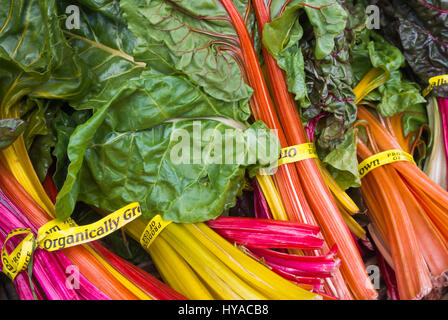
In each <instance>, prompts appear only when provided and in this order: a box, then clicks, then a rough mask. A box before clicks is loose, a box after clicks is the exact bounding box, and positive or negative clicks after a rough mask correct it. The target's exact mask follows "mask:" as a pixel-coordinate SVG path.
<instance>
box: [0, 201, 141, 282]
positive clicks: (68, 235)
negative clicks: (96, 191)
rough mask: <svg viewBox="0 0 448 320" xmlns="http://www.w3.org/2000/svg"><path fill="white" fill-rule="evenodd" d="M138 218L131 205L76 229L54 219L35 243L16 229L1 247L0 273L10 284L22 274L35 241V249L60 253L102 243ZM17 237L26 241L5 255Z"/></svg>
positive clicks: (72, 224)
mask: <svg viewBox="0 0 448 320" xmlns="http://www.w3.org/2000/svg"><path fill="white" fill-rule="evenodd" d="M141 214H142V213H141V209H140V205H139V203H138V202H134V203H131V204H129V205H127V206H125V207H123V208H121V209H119V210H117V211H115V212H113V213H111V214H109V215H108V216H106V217H104V218H103V219H101V220H99V221H97V222H94V223H92V224H89V225H85V226H77V225H76V223H75V222H74V221H73V220H72V219H67V220H65V221H60V220H57V219H54V220H52V221H50V222H48V223H46V224H45V225H43V226H42V227H40V228H39V230H38V233H37V240H36V239H35V238H34V235H33V233H32V232H31V230H30V229H29V228H19V229H15V230H13V231H11V232H10V233H9V234H8V236H7V237H6V239H5V242H4V243H3V247H2V251H1V258H2V264H3V270H2V271H3V272H4V273H5V274H6V275H7V276H8V277H9V278H10V279H11V280H14V278H15V277H16V276H17V274H18V273H19V272H20V271H22V270H25V269H26V267H27V266H28V263H29V261H30V259H31V256H32V254H33V251H34V249H35V247H34V245H35V240H36V246H37V247H39V248H41V249H44V250H47V251H55V250H60V249H64V248H67V247H72V246H76V245H79V244H83V243H86V242H90V241H94V240H98V239H101V238H103V237H105V236H107V235H109V234H111V233H112V232H114V231H116V230H118V229H120V228H121V227H123V226H124V225H126V224H127V223H129V222H131V221H133V220H135V219H137V218H138V217H139V216H141ZM20 234H26V236H25V238H24V239H23V240H22V241H21V242H20V243H19V244H18V245H17V246H16V247H15V249H14V250H13V251H12V252H11V254H8V252H7V251H6V243H7V242H8V241H9V240H10V239H11V238H12V237H14V236H17V235H20Z"/></svg>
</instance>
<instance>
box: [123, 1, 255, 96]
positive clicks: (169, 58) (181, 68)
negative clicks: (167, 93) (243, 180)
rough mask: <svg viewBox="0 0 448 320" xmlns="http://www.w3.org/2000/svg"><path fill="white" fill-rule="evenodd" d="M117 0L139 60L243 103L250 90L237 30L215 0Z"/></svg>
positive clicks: (205, 89)
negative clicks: (183, 75)
mask: <svg viewBox="0 0 448 320" xmlns="http://www.w3.org/2000/svg"><path fill="white" fill-rule="evenodd" d="M120 5H121V8H122V10H123V11H124V17H125V18H126V19H127V21H128V27H129V30H131V32H132V33H133V34H134V36H135V37H136V38H137V44H136V47H135V50H134V56H135V57H136V58H137V59H138V60H139V61H143V62H145V63H147V64H148V66H150V67H152V68H154V69H156V70H158V71H160V72H162V73H164V74H170V73H174V72H181V73H184V74H185V75H187V76H188V77H189V78H191V80H192V81H193V82H194V83H196V84H198V85H199V86H201V87H202V88H203V90H204V91H205V92H206V93H207V94H209V95H210V96H212V97H214V98H216V99H220V100H223V101H227V102H239V101H241V102H242V103H247V101H248V99H249V98H250V96H251V94H252V89H251V88H250V87H249V86H248V85H246V84H245V82H244V78H243V75H242V72H241V69H240V62H239V60H238V59H239V58H237V57H236V56H238V55H239V51H240V49H239V48H238V41H237V36H236V32H235V30H234V29H233V26H232V24H231V23H230V21H229V19H228V17H227V14H226V11H225V9H224V8H223V7H222V6H221V5H220V3H219V1H210V0H198V1H176V2H174V1H163V0H155V1H149V0H123V1H121V2H120ZM161 58H162V59H163V60H164V61H160V60H161Z"/></svg>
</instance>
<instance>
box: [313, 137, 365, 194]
mask: <svg viewBox="0 0 448 320" xmlns="http://www.w3.org/2000/svg"><path fill="white" fill-rule="evenodd" d="M322 161H323V163H324V164H325V167H326V168H327V170H328V171H329V172H330V173H331V175H332V176H333V178H334V179H335V180H336V182H337V183H338V185H339V186H340V187H341V188H342V189H344V190H345V189H348V188H350V187H360V186H361V179H360V178H359V174H358V159H357V156H356V140H355V133H354V130H353V129H350V130H348V131H347V133H346V134H345V136H344V140H343V141H342V142H341V143H340V144H338V145H337V146H336V147H335V148H333V149H332V150H331V151H330V152H329V153H328V154H327V155H326V156H325V157H323V160H322Z"/></svg>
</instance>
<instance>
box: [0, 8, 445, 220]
mask: <svg viewBox="0 0 448 320" xmlns="http://www.w3.org/2000/svg"><path fill="white" fill-rule="evenodd" d="M234 3H235V5H236V7H237V9H238V11H239V12H240V14H241V16H243V17H244V20H245V23H246V25H247V28H248V30H249V31H250V32H251V35H252V37H253V41H254V45H255V47H256V48H260V47H261V46H260V43H261V42H263V44H264V46H265V47H266V49H267V50H268V51H269V53H270V54H271V55H272V56H273V57H274V58H275V59H276V61H277V63H278V65H279V66H280V67H281V68H282V69H283V70H284V71H285V73H286V78H287V83H288V88H289V90H290V92H292V93H293V94H294V96H295V99H296V101H297V108H299V110H300V114H301V116H302V121H303V123H304V125H306V128H307V132H309V134H310V138H311V139H313V140H314V141H315V142H316V145H317V150H318V153H319V158H320V159H321V161H322V163H323V164H324V165H325V167H326V168H327V169H328V171H329V172H330V173H331V174H332V175H333V177H334V178H335V179H336V181H337V182H338V184H339V185H340V186H341V187H342V188H343V189H347V188H349V187H359V186H360V179H359V176H358V171H357V166H358V162H357V157H356V144H355V143H356V142H355V132H354V130H353V129H352V127H353V124H354V123H355V121H356V118H357V109H356V105H355V103H354V100H355V95H354V93H353V91H352V88H353V87H354V86H355V85H356V84H357V83H358V82H359V81H360V79H361V78H362V77H363V76H364V75H365V74H366V73H367V72H368V71H369V70H370V69H371V68H381V69H382V70H384V72H386V73H387V76H388V80H387V82H386V83H385V84H384V85H383V86H381V87H379V88H377V89H376V90H374V91H372V92H370V93H369V94H368V95H367V96H366V97H364V103H373V104H376V106H377V109H378V111H379V112H380V113H381V114H382V115H383V116H392V115H395V114H399V113H404V112H408V111H411V113H406V114H405V115H404V116H403V123H404V129H405V131H406V132H405V134H406V133H409V132H413V131H415V130H416V128H418V127H420V126H421V125H422V124H423V123H425V122H426V117H425V115H424V109H423V103H424V102H425V99H424V98H423V97H422V96H421V94H420V92H421V88H420V86H419V85H418V84H416V83H414V82H411V81H410V80H407V79H408V77H407V74H406V75H405V73H404V72H405V71H406V68H407V64H406V61H407V62H408V63H409V64H410V66H411V67H412V69H413V70H414V71H415V72H416V74H417V75H419V76H420V77H421V78H422V79H425V80H426V79H427V77H429V76H431V75H433V71H432V70H433V69H437V68H446V67H447V66H444V65H443V66H442V65H440V61H439V59H437V58H436V57H434V59H433V60H431V66H430V67H428V68H427V69H425V70H420V69H419V67H417V66H415V65H413V64H412V63H411V61H414V60H416V59H417V58H419V57H420V56H421V55H422V53H421V52H417V51H418V50H417V49H416V48H417V46H416V44H415V43H410V41H411V40H412V39H415V38H416V37H413V36H412V35H409V36H406V34H408V32H409V30H408V29H406V26H407V23H413V24H417V25H420V26H422V27H426V28H429V29H430V30H432V31H433V33H434V35H437V31H438V30H439V29H438V27H437V26H438V25H439V24H441V23H442V24H443V23H446V21H445V22H444V21H439V20H436V21H435V22H434V24H431V25H428V26H426V25H425V23H424V22H422V21H424V18H425V17H426V16H425V17H417V16H416V15H411V16H410V18H409V17H407V14H406V13H407V11H405V9H400V10H399V11H397V12H396V13H394V17H395V19H396V21H397V23H400V33H399V36H400V37H401V38H400V40H401V42H398V41H396V40H397V39H392V40H394V41H393V43H394V44H396V45H397V46H398V47H399V48H397V47H395V46H393V45H392V44H391V43H390V42H388V41H386V40H385V39H384V38H383V37H382V36H381V35H380V34H379V33H377V32H375V31H374V30H370V29H368V28H367V26H366V25H367V15H366V10H365V8H366V6H367V5H368V2H367V1H352V0H350V1H348V0H347V1H335V0H306V1H297V0H294V1H285V0H272V1H270V2H269V3H270V10H271V16H272V17H274V18H273V20H272V22H271V23H269V24H267V25H266V26H265V30H264V32H263V39H260V38H259V35H258V32H257V28H256V23H255V17H254V14H253V12H252V9H251V6H250V5H249V3H248V1H247V0H235V1H234ZM397 3H398V2H393V4H391V5H390V6H389V5H388V6H387V7H388V8H391V7H392V6H395V7H397V6H398V4H397ZM73 5H75V6H76V7H77V8H78V9H79V18H80V21H79V22H80V23H79V28H74V29H68V28H67V26H66V25H65V24H66V19H67V14H68V13H66V9H67V8H68V7H69V6H73ZM417 5H418V4H417V1H413V2H412V3H411V4H410V5H409V6H410V7H413V6H414V7H415V6H417ZM400 8H401V7H400ZM406 10H407V9H406ZM391 12H392V11H391V10H390V12H389V14H390V13H391ZM419 12H420V11H419ZM422 12H425V11H424V10H423V11H422ZM430 16H431V13H430V12H429V11H428V12H427V17H430ZM404 17H407V18H406V19H405V18H404ZM419 19H420V20H419ZM390 21H392V20H390ZM406 30H408V31H406ZM413 32H414V31H413ZM42 35H44V36H42ZM438 36H439V37H440V39H439V40H437V41H436V40H434V39H433V38H431V39H433V40H434V41H432V42H431V43H430V44H429V45H430V46H431V48H430V49H428V50H438V51H437V52H440V54H442V53H443V52H445V51H444V50H446V47H445V46H442V45H441V44H440V42H441V41H444V40H446V39H445V38H444V37H445V36H446V35H443V34H440V35H438ZM388 40H389V39H388ZM392 40H391V41H392ZM405 40H406V41H405ZM0 43H2V45H1V46H0V69H1V71H2V77H1V78H0V97H1V106H0V108H1V118H3V119H8V118H21V119H23V120H24V121H26V123H27V125H26V127H25V125H24V124H23V123H21V122H17V121H18V120H15V121H16V122H4V123H3V122H2V123H0V132H1V139H0V142H1V143H6V144H7V143H8V137H9V136H10V135H13V136H14V135H19V134H21V133H22V132H23V131H24V139H25V144H26V147H27V149H28V152H29V154H30V157H31V159H32V161H33V164H34V166H35V169H36V171H37V173H38V176H39V178H40V179H41V180H43V179H44V178H45V176H46V175H47V174H49V173H52V174H53V178H54V180H55V182H56V184H57V186H58V187H59V189H60V192H59V195H58V198H57V203H56V211H57V214H58V217H59V218H62V219H64V218H67V217H68V216H70V215H71V213H72V212H73V210H74V208H75V205H76V203H77V202H78V201H81V202H84V203H86V204H89V205H92V206H96V207H99V208H101V209H104V210H107V211H112V210H115V209H118V208H119V207H121V206H123V205H126V204H127V203H129V202H131V201H139V202H140V203H141V205H142V209H143V216H144V217H145V218H150V217H152V216H154V215H155V214H161V215H163V217H164V218H166V219H170V220H174V221H178V222H197V221H204V220H208V219H212V218H215V217H217V216H218V215H220V214H221V213H222V212H224V211H225V210H227V209H229V208H231V207H232V206H234V205H235V199H236V197H237V196H238V195H240V194H241V192H242V189H243V186H244V185H245V183H246V181H247V178H248V176H251V175H253V174H254V173H255V172H256V170H258V168H260V167H266V166H268V165H269V164H271V163H273V162H275V160H276V159H277V156H278V146H277V140H276V138H275V136H274V135H273V134H272V133H267V132H268V131H267V127H266V126H265V125H264V124H263V123H262V122H253V121H252V118H251V112H250V103H253V102H252V101H251V95H252V89H251V88H250V87H249V86H248V85H247V84H246V81H245V80H246V75H245V74H244V71H242V70H243V68H242V66H241V65H242V62H241V49H240V47H239V40H238V38H237V35H236V32H235V30H234V28H233V26H232V24H231V23H230V20H229V18H228V16H227V13H226V11H225V9H224V8H223V7H222V6H221V4H220V3H219V1H216V0H198V1H170V0H152V1H149V0H121V1H118V0H78V1H67V0H61V1H55V0H42V1H32V0H29V1H26V0H20V1H14V2H10V3H9V4H7V5H4V6H2V8H1V9H0ZM400 43H401V45H400ZM402 47H403V48H404V49H405V50H404V55H403V54H402V53H401V52H400V49H402ZM259 56H260V57H261V55H259ZM260 62H262V59H261V58H260ZM423 82H424V81H423ZM3 121H12V120H3ZM229 130H233V132H236V133H234V134H233V135H231V136H232V137H234V136H235V135H238V134H239V135H241V136H242V137H243V140H242V141H243V142H242V143H243V144H244V147H245V149H246V150H249V153H251V154H256V159H255V161H248V159H247V157H246V158H244V161H242V162H237V163H235V162H234V163H222V161H221V162H219V161H218V162H214V161H208V162H206V161H205V162H204V161H201V162H199V163H196V162H194V161H193V164H191V163H188V162H189V161H188V160H187V161H186V162H187V163H185V162H184V163H181V164H179V163H175V162H174V161H173V159H172V157H171V155H172V154H178V153H179V150H178V143H179V142H185V143H187V145H188V146H189V148H190V149H191V150H193V151H195V152H199V154H200V155H201V156H203V155H205V158H207V159H210V158H213V156H214V155H215V153H216V152H217V150H218V149H220V148H222V145H223V144H224V143H225V142H226V141H225V140H226V139H227V138H228V135H226V133H227V132H229ZM253 132H256V134H255V137H256V138H255V139H253V136H254V135H253V134H252V133H253ZM181 133H187V137H185V136H183V135H182V134H181ZM226 137H227V138H226ZM265 141H269V144H270V145H275V147H274V149H272V150H275V151H276V152H267V151H266V150H264V149H266V143H265ZM195 148H196V149H195ZM257 150H264V151H265V152H261V154H260V152H256V151H257ZM225 152H227V153H228V152H230V154H227V156H231V157H232V158H236V157H237V156H238V152H237V151H236V148H235V149H232V150H230V151H229V150H225ZM184 156H185V155H184ZM187 157H188V156H187ZM202 158H204V157H202ZM53 159H56V161H53ZM184 160H185V159H184ZM189 160H190V162H191V160H192V159H191V158H190V159H189ZM50 169H52V170H50ZM247 173H249V174H247Z"/></svg>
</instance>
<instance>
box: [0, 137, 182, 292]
mask: <svg viewBox="0 0 448 320" xmlns="http://www.w3.org/2000/svg"><path fill="white" fill-rule="evenodd" d="M0 160H1V161H0V189H1V190H2V192H3V193H4V194H5V195H6V197H7V198H8V199H10V201H11V202H12V203H14V204H15V205H16V207H18V208H20V210H21V212H22V213H23V216H24V217H26V219H27V220H28V221H29V222H30V223H32V224H33V225H34V226H35V227H36V228H39V227H41V226H43V225H44V224H45V223H47V222H49V221H51V220H53V219H54V218H55V211H54V204H53V202H52V201H51V200H50V198H49V197H48V195H47V194H46V192H45V190H44V189H43V187H42V184H41V183H40V181H39V179H38V177H37V175H36V173H35V171H34V168H33V166H32V164H31V161H30V159H29V157H28V153H27V152H26V148H25V144H24V141H23V137H22V136H20V137H19V138H18V139H17V140H16V141H15V142H14V143H13V144H12V145H11V146H9V147H8V148H6V149H4V150H2V151H1V154H0ZM94 247H95V248H97V249H98V248H101V245H100V244H99V243H98V244H96V245H95V246H94ZM101 249H103V250H99V252H101V253H98V252H97V251H95V250H94V249H93V248H92V246H91V245H90V244H83V245H79V246H75V247H69V248H65V249H63V250H62V251H61V252H62V253H63V254H64V255H65V256H66V257H67V258H68V260H70V262H71V264H73V265H76V266H77V267H78V268H79V271H80V274H82V275H83V276H84V277H85V278H86V279H87V280H88V281H89V282H90V283H92V284H93V285H94V286H95V287H96V288H97V289H98V290H99V291H101V292H102V293H103V294H104V295H105V296H107V297H109V298H110V299H113V300H137V299H145V300H147V299H167V298H171V299H179V298H180V295H179V294H177V293H175V292H173V291H172V290H170V289H169V288H167V287H166V285H164V284H163V283H161V282H160V281H158V280H157V279H155V278H154V277H151V276H150V275H149V274H147V273H140V277H138V276H137V273H136V271H135V270H136V269H135V268H131V267H130V266H129V264H126V263H124V261H123V260H120V259H113V260H112V262H110V261H108V260H107V259H108V258H110V257H114V256H113V255H112V254H110V255H108V256H106V252H107V250H106V249H104V248H101ZM140 271H141V270H140ZM141 272H143V271H141ZM142 278H145V280H143V279H142ZM139 279H140V280H139ZM167 293H169V294H168V295H167Z"/></svg>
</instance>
